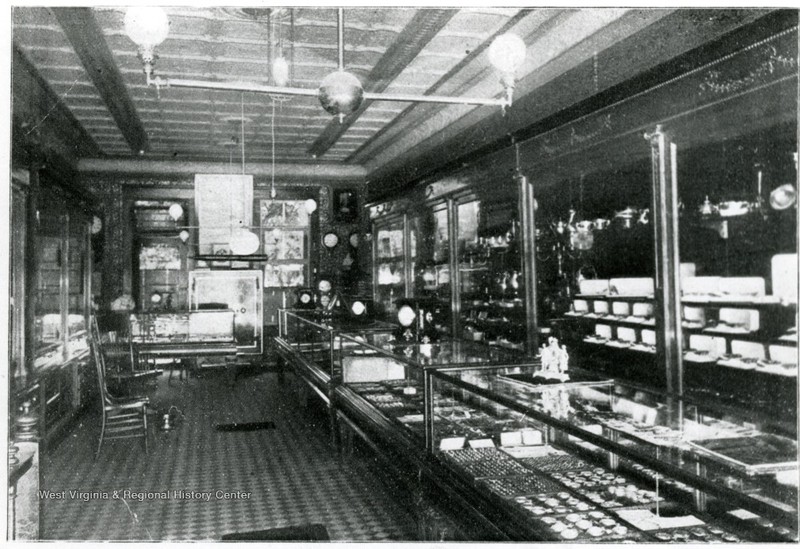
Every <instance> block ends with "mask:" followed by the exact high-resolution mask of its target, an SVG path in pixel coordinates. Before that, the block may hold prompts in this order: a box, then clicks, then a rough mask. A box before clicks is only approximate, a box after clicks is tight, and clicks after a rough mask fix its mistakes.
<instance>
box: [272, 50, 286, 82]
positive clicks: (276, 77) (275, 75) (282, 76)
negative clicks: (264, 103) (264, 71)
mask: <svg viewBox="0 0 800 549" xmlns="http://www.w3.org/2000/svg"><path fill="white" fill-rule="evenodd" d="M272 81H273V82H274V83H275V85H276V86H280V87H283V86H285V85H286V84H288V83H289V63H287V62H286V58H285V57H283V56H280V57H276V58H275V60H274V61H273V62H272Z"/></svg>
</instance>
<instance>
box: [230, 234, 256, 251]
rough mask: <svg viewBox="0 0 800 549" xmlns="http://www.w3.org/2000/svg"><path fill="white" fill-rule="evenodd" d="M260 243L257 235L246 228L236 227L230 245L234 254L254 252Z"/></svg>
mask: <svg viewBox="0 0 800 549" xmlns="http://www.w3.org/2000/svg"><path fill="white" fill-rule="evenodd" d="M260 245H261V242H259V240H258V237H257V236H256V235H255V234H254V233H251V232H250V231H248V230H247V229H237V230H236V231H234V233H233V237H232V238H231V242H230V246H231V252H233V254H234V255H250V254H254V253H255V252H256V251H257V250H258V247H259V246H260Z"/></svg>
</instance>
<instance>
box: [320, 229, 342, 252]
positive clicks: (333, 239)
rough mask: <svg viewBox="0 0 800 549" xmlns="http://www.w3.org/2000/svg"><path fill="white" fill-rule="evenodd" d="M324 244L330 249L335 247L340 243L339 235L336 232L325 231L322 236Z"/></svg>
mask: <svg viewBox="0 0 800 549" xmlns="http://www.w3.org/2000/svg"><path fill="white" fill-rule="evenodd" d="M322 244H323V245H324V246H325V247H326V248H328V249H329V250H332V249H334V248H335V247H336V246H337V245H338V244H339V235H337V234H336V233H334V232H330V233H325V236H323V237H322Z"/></svg>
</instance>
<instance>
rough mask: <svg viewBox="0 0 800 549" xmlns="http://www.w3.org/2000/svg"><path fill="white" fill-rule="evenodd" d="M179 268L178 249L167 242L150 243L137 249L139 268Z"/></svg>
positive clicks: (150, 269) (147, 269) (179, 255)
mask: <svg viewBox="0 0 800 549" xmlns="http://www.w3.org/2000/svg"><path fill="white" fill-rule="evenodd" d="M180 268H181V252H180V250H179V249H178V248H177V247H175V246H171V245H169V244H150V245H148V246H142V247H141V248H140V249H139V269H141V270H144V271H154V270H166V269H171V270H179V269H180Z"/></svg>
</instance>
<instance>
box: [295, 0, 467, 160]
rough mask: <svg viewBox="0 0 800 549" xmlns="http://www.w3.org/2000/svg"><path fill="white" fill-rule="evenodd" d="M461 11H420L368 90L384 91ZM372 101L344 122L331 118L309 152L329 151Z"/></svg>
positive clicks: (373, 74)
mask: <svg viewBox="0 0 800 549" xmlns="http://www.w3.org/2000/svg"><path fill="white" fill-rule="evenodd" d="M457 12H458V10H455V9H421V10H419V11H417V13H416V14H415V15H414V17H413V18H412V19H411V21H409V22H408V24H407V25H406V26H405V28H404V29H403V30H402V31H401V32H400V34H398V35H397V38H396V39H395V40H394V42H392V45H391V46H389V48H388V49H387V50H386V53H384V54H383V56H381V58H380V59H378V62H377V63H376V64H375V67H373V69H372V71H370V73H369V75H368V76H367V79H366V82H365V83H364V91H365V92H369V93H381V92H382V91H384V90H385V89H386V88H387V87H388V86H389V84H391V83H392V81H393V80H394V79H395V78H397V76H399V75H400V73H401V72H403V70H404V69H405V68H406V67H407V66H408V64H409V63H411V62H412V61H413V60H414V59H415V58H416V57H417V55H419V53H420V52H421V51H422V49H423V48H425V46H427V45H428V43H429V42H430V41H431V40H432V39H433V37H434V36H436V35H437V34H439V32H440V31H441V30H442V29H443V28H444V26H445V25H446V24H447V23H448V21H450V19H451V18H452V17H453V16H454V15H455V14H456V13H457ZM371 103H372V101H364V102H363V103H362V104H361V106H360V107H359V108H358V109H356V111H355V112H353V113H352V114H350V115H348V116H347V117H345V119H344V120H343V121H342V122H341V123H340V122H339V121H338V119H337V118H333V119H331V121H330V122H329V123H328V125H327V126H326V127H325V129H324V130H323V131H322V133H321V134H320V135H319V137H317V139H316V140H315V141H314V143H312V144H311V147H309V149H308V153H309V154H310V155H311V156H313V157H315V158H317V157H320V156H322V155H323V154H325V153H326V152H327V151H328V149H330V148H331V147H332V146H333V145H334V144H335V143H336V142H337V141H338V140H339V138H340V137H341V136H342V135H344V133H345V132H346V131H347V130H348V128H350V126H352V125H353V124H354V123H355V122H356V120H358V119H359V117H360V116H361V115H362V114H363V113H364V111H366V110H367V107H369V106H370V104H371Z"/></svg>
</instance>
